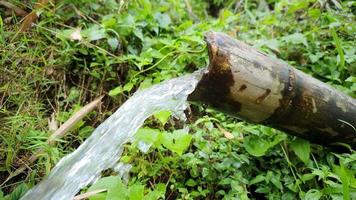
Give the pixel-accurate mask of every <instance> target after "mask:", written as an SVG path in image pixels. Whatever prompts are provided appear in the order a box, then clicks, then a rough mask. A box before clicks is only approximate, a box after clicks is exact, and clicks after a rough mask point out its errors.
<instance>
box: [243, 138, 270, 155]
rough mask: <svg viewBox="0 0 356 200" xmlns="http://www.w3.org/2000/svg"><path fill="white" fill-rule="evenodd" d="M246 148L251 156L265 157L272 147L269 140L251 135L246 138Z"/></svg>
mask: <svg viewBox="0 0 356 200" xmlns="http://www.w3.org/2000/svg"><path fill="white" fill-rule="evenodd" d="M244 147H245V149H246V151H247V152H248V153H249V154H251V155H253V156H257V157H259V156H263V155H265V154H266V152H267V150H268V149H269V148H271V147H272V146H271V144H270V142H269V141H268V140H265V139H263V138H262V137H259V136H256V135H250V136H247V137H245V138H244Z"/></svg>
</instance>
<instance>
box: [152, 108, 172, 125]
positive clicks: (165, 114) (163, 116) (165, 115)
mask: <svg viewBox="0 0 356 200" xmlns="http://www.w3.org/2000/svg"><path fill="white" fill-rule="evenodd" d="M171 114H172V112H171V111H169V110H162V111H160V112H158V113H156V114H154V115H153V116H154V117H155V118H156V119H158V121H160V122H161V123H162V125H165V124H166V123H167V121H168V120H169V118H170V117H171Z"/></svg>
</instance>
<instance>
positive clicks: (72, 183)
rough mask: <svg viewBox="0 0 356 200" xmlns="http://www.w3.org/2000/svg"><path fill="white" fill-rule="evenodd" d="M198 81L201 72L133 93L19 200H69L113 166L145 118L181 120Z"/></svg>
mask: <svg viewBox="0 0 356 200" xmlns="http://www.w3.org/2000/svg"><path fill="white" fill-rule="evenodd" d="M200 77H201V72H196V73H194V74H192V75H188V76H184V77H179V78H175V79H171V80H169V81H165V82H163V83H161V84H157V85H154V86H152V87H151V88H148V89H146V90H142V91H138V92H136V93H135V94H134V95H133V96H132V97H131V98H130V99H129V100H127V101H126V102H125V103H124V104H123V105H122V106H121V107H120V108H119V109H118V110H117V111H116V112H115V113H114V114H113V115H111V116H110V117H109V118H108V119H106V120H105V121H104V122H103V123H102V124H101V125H100V126H99V127H98V128H96V129H95V130H94V132H93V133H92V135H91V136H90V137H89V138H88V139H87V140H86V141H85V142H84V143H83V144H82V145H80V146H79V148H78V149H77V150H75V151H74V152H73V153H71V154H69V155H67V156H65V157H64V158H62V159H61V160H60V161H59V162H58V164H57V165H56V166H55V167H54V168H53V170H52V171H51V172H50V174H49V175H48V177H46V178H45V179H44V180H43V181H42V182H40V183H39V184H38V185H36V186H35V187H33V188H32V189H31V190H30V191H28V192H27V193H26V194H25V196H24V197H22V198H21V200H71V199H73V197H74V196H75V195H76V194H77V193H78V192H79V191H80V189H81V188H83V187H85V186H87V185H88V184H90V183H92V182H93V181H94V180H96V179H97V178H98V177H99V176H100V172H101V171H103V170H105V169H108V168H112V167H114V166H115V165H116V163H117V161H118V160H119V159H120V156H121V153H122V150H123V145H124V144H125V143H127V142H130V141H132V139H133V137H134V134H135V133H136V132H137V130H138V129H139V128H140V127H141V126H142V125H143V123H144V121H145V120H146V119H147V118H148V117H149V116H151V115H152V114H154V113H156V112H158V111H161V110H171V111H173V112H174V113H175V114H176V115H177V116H180V117H184V113H183V111H184V110H185V109H186V108H187V106H188V102H187V98H188V95H189V94H190V93H191V92H193V90H194V89H195V87H196V85H197V83H198V80H199V79H200Z"/></svg>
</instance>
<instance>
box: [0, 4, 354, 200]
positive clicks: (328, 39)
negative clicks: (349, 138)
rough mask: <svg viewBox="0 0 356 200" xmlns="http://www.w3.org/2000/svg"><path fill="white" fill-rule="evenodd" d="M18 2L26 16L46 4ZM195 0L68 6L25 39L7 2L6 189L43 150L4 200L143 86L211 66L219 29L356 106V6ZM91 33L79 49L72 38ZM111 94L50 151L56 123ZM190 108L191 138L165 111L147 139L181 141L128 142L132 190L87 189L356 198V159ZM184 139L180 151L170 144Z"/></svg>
mask: <svg viewBox="0 0 356 200" xmlns="http://www.w3.org/2000/svg"><path fill="white" fill-rule="evenodd" d="M9 2H11V3H13V4H14V5H17V6H19V7H21V8H22V9H24V10H26V11H31V9H32V8H33V5H34V4H33V1H17V0H11V1H9ZM120 2H122V3H120ZM187 2H189V4H190V6H191V8H192V9H191V10H192V12H193V13H190V11H189V9H187V5H186V3H185V1H183V0H182V1H174V0H154V1H148V0H136V1H130V3H129V1H115V0H104V1H99V2H97V1H94V0H77V1H68V0H60V1H56V3H55V4H51V3H50V4H47V5H46V6H45V7H43V8H41V9H38V10H37V13H40V14H41V15H40V18H39V20H38V21H37V23H36V24H35V25H34V26H32V27H31V29H30V30H29V31H27V32H25V33H21V32H18V29H19V26H20V24H21V19H22V17H19V16H16V15H15V14H14V13H12V12H11V10H9V9H7V8H5V7H4V6H0V17H1V18H0V55H1V56H0V74H1V77H0V122H1V124H2V125H1V127H0V138H1V139H0V181H1V182H3V180H5V179H6V178H7V177H8V176H9V174H11V173H12V172H14V171H15V170H16V169H17V168H19V167H21V166H23V165H24V162H25V163H26V160H27V159H28V158H29V157H30V156H31V155H32V154H33V153H34V152H36V151H37V150H38V149H40V148H43V149H44V150H45V151H44V153H42V154H41V155H40V156H39V159H38V160H37V161H36V162H35V163H33V164H28V166H27V169H26V170H25V172H24V173H22V174H21V175H19V176H17V177H15V178H13V179H11V180H10V181H9V182H7V183H6V184H4V185H2V186H1V187H0V199H19V197H20V196H21V195H22V194H23V193H24V192H25V191H26V190H27V189H28V188H30V187H32V186H33V185H34V184H36V183H38V182H39V181H40V180H41V179H42V178H43V177H44V176H45V175H46V174H48V173H49V171H50V169H51V168H53V166H54V165H55V164H56V163H57V162H58V160H59V159H60V158H61V157H63V156H64V155H66V154H68V153H70V152H72V151H73V150H74V149H76V148H77V147H78V146H79V145H80V144H81V143H82V142H83V141H84V140H85V139H86V138H87V137H88V136H89V135H90V133H91V131H92V130H93V128H94V127H96V126H97V125H98V124H100V122H102V121H103V120H104V119H105V118H106V117H107V116H109V115H110V114H111V113H112V112H113V111H114V110H115V109H117V108H118V107H119V106H120V105H121V104H122V103H123V102H124V101H125V100H127V99H128V98H129V97H130V96H131V95H132V94H133V93H134V92H135V91H136V90H137V89H138V88H146V87H149V86H150V85H153V84H156V83H159V82H162V81H163V80H167V79H170V78H173V77H177V76H181V75H183V74H188V73H191V72H193V71H195V70H197V69H200V68H203V67H205V66H206V65H207V60H208V57H207V52H206V51H207V50H206V46H205V43H204V41H203V34H204V32H206V31H209V30H214V31H222V32H225V33H228V34H229V35H231V36H233V37H235V38H237V39H239V40H242V41H244V42H247V43H249V44H251V45H253V46H255V47H256V48H259V49H260V50H262V51H264V52H266V53H267V54H269V55H270V56H272V57H277V58H280V59H283V60H285V61H286V62H288V63H290V64H291V65H293V66H295V67H297V68H298V69H300V70H302V71H304V72H306V73H308V74H310V75H312V76H314V77H316V78H318V79H320V80H322V81H324V82H327V83H328V84H330V85H332V86H334V87H336V88H337V89H339V90H341V91H343V92H345V93H347V94H349V95H350V96H352V97H354V98H355V97H356V76H355V74H356V54H355V53H356V52H355V51H356V50H355V45H354V43H355V34H354V33H355V32H356V23H355V6H356V2H355V1H345V2H339V1H324V0H323V1H316V0H309V1H288V0H266V1H253V0H244V1H241V2H240V1H226V2H225V1H219V0H216V1H213V2H214V3H208V1H202V0H200V1H199V0H189V1H187ZM239 2H240V3H239ZM259 2H262V3H259ZM263 2H265V3H266V4H263ZM337 2H339V3H337ZM236 5H237V6H236ZM218 10H219V11H220V13H219V15H218V17H217V18H215V17H213V15H214V14H216V13H217V12H216V11H218ZM79 29H80V34H81V38H82V39H81V40H77V39H75V38H74V37H73V33H74V34H75V33H78V30H79ZM73 38H74V39H73ZM103 94H104V95H105V98H104V99H103V104H102V105H101V106H100V108H98V109H96V110H95V111H93V112H91V113H90V114H89V115H88V116H86V117H85V118H84V119H83V120H81V121H80V122H79V123H78V124H76V126H75V127H73V128H72V129H71V130H70V131H69V132H68V133H67V134H66V136H65V137H63V138H61V140H59V141H57V142H56V143H55V144H54V145H48V144H47V143H46V140H47V139H48V137H49V136H50V135H51V132H52V131H51V130H50V129H49V125H48V120H49V119H50V118H51V115H53V116H54V120H55V121H56V122H57V123H58V125H61V124H63V123H64V122H65V121H66V120H67V119H68V118H69V117H70V116H71V115H72V114H73V113H74V112H75V111H76V110H78V109H79V108H80V107H82V106H84V105H86V104H87V103H89V102H90V101H91V100H93V99H95V98H96V97H98V96H100V95H103ZM191 109H192V111H193V112H192V113H193V114H192V116H190V120H189V123H188V124H189V125H188V126H189V128H190V131H189V135H188V136H185V137H183V138H179V134H175V132H176V131H177V130H180V129H181V128H182V125H181V123H179V122H177V121H175V120H173V119H169V120H168V122H165V121H166V120H165V118H166V116H165V114H161V115H158V116H157V115H156V116H155V117H151V118H150V119H148V120H147V121H146V123H145V127H146V128H145V129H142V130H143V132H144V133H146V135H148V136H146V137H143V138H141V139H146V140H155V138H156V136H157V135H161V134H163V133H165V134H163V135H167V134H170V135H169V136H168V137H166V139H165V140H163V141H162V142H157V141H156V142H155V145H154V146H153V147H152V148H151V149H150V150H149V152H148V153H147V154H144V153H142V152H140V151H139V150H138V148H137V145H136V144H133V145H127V147H126V148H125V152H124V156H123V158H122V159H121V162H123V163H126V164H131V165H132V166H133V167H132V169H131V171H130V178H129V180H128V183H127V185H125V184H123V183H122V182H121V181H119V180H118V179H115V178H112V177H113V176H117V175H118V174H117V173H115V172H111V171H108V172H105V176H108V178H102V179H101V183H100V184H101V185H100V184H94V185H93V186H91V187H90V188H85V189H84V190H83V191H82V193H85V192H86V191H87V190H93V189H98V188H105V189H108V190H110V192H107V193H105V192H104V193H102V194H101V196H98V198H99V199H109V198H111V197H113V196H110V195H113V194H114V197H117V195H116V196H115V194H117V193H120V194H125V195H126V196H127V198H129V197H131V198H136V199H137V198H141V197H142V196H145V197H144V198H150V199H157V198H159V197H165V198H167V199H234V198H240V199H248V198H249V199H354V198H356V179H355V173H356V154H355V152H354V151H350V152H348V153H343V154H338V153H333V152H330V151H329V150H328V149H326V148H324V147H321V146H318V145H314V144H309V142H307V141H304V140H301V139H297V138H293V137H291V136H287V135H285V134H284V133H282V132H280V131H276V130H274V129H270V128H267V127H263V126H259V125H253V124H249V123H246V122H242V121H239V120H236V119H233V118H231V117H229V116H226V115H224V114H222V113H220V112H217V111H214V110H211V109H209V108H205V107H201V106H197V105H192V107H191ZM166 115H167V113H166ZM142 130H141V131H142ZM145 131H146V132H145ZM226 132H228V133H230V134H232V135H233V136H234V138H233V139H231V138H230V137H231V135H230V134H228V136H226ZM224 133H225V136H224ZM139 135H140V134H139ZM141 135H142V134H141ZM229 136H230V137H229ZM175 137H178V138H175ZM188 138H190V139H188ZM173 139H174V140H177V139H178V140H179V141H181V143H180V144H181V145H180V148H178V149H177V148H175V147H174V146H173V145H171V140H173ZM124 182H125V181H124ZM112 185H115V187H111V186H112ZM2 196H4V197H2ZM5 196H6V197H5Z"/></svg>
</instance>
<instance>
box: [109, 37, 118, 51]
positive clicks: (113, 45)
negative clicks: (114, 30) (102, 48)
mask: <svg viewBox="0 0 356 200" xmlns="http://www.w3.org/2000/svg"><path fill="white" fill-rule="evenodd" d="M108 44H109V46H110V47H111V49H112V50H115V49H117V47H118V46H119V41H118V40H117V39H116V38H109V39H108Z"/></svg>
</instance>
